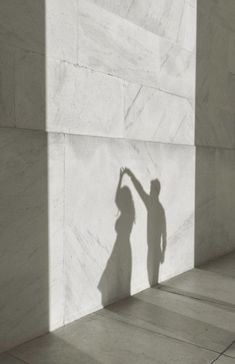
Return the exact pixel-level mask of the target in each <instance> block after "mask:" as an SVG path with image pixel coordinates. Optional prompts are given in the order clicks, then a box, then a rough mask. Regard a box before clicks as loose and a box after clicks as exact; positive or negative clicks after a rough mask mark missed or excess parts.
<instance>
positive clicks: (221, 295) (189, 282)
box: [162, 269, 235, 312]
mask: <svg viewBox="0 0 235 364" xmlns="http://www.w3.org/2000/svg"><path fill="white" fill-rule="evenodd" d="M162 288H163V289H165V290H170V291H174V292H176V293H179V294H182V295H187V296H190V297H195V298H199V299H201V300H205V301H208V302H212V303H215V304H219V305H222V306H225V307H228V308H230V309H231V310H232V311H233V312H235V280H234V279H233V278H231V277H228V276H224V275H221V274H218V273H214V272H209V271H206V270H203V269H193V270H191V271H188V272H186V273H183V274H181V275H179V276H177V277H175V278H172V279H170V280H168V281H166V282H165V283H164V284H163V285H162Z"/></svg>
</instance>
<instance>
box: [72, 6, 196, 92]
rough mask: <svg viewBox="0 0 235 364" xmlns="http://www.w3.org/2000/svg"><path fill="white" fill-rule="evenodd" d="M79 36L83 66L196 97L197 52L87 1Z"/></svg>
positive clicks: (83, 8) (79, 20) (80, 60)
mask: <svg viewBox="0 0 235 364" xmlns="http://www.w3.org/2000/svg"><path fill="white" fill-rule="evenodd" d="M78 35H79V36H78V49H79V52H78V62H79V64H80V65H83V66H86V67H89V68H91V69H94V70H97V71H100V72H103V73H106V74H111V75H114V76H118V77H121V78H123V79H125V80H127V81H131V82H136V83H139V84H143V85H145V86H153V87H157V88H160V89H162V90H165V91H169V92H172V93H174V94H177V95H181V96H185V97H193V95H194V87H193V85H194V74H195V72H194V70H195V53H193V52H190V51H187V50H185V49H183V48H180V47H179V46H177V45H176V44H174V43H172V42H170V41H168V40H166V39H164V38H162V37H159V36H157V35H155V34H153V33H151V32H148V31H145V30H144V29H143V28H140V27H138V26H136V25H135V24H133V23H130V22H128V21H126V20H124V19H122V18H119V17H117V16H116V15H113V14H112V13H110V12H108V11H106V10H104V9H102V8H100V7H98V6H96V5H93V4H92V3H90V2H89V1H86V0H80V2H79V19H78Z"/></svg>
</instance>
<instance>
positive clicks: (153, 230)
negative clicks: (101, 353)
mask: <svg viewBox="0 0 235 364" xmlns="http://www.w3.org/2000/svg"><path fill="white" fill-rule="evenodd" d="M125 174H126V175H128V176H129V177H130V179H131V181H132V183H133V185H134V187H135V189H136V191H137V192H138V194H139V196H140V198H141V200H142V201H143V203H144V206H145V208H146V210H147V248H148V250H147V271H148V280H149V285H150V286H154V285H157V283H158V275H159V267H160V263H163V261H164V255H165V250H166V246H167V234H166V217H165V211H164V208H163V206H162V204H161V202H160V201H159V194H160V189H161V185H160V182H159V180H158V179H155V180H152V181H151V182H150V192H149V194H148V193H147V192H145V190H144V188H143V186H142V185H141V183H140V182H139V181H138V179H137V178H136V177H135V175H134V174H133V173H132V171H131V170H130V169H128V168H125V169H123V168H122V169H121V170H120V177H119V182H118V186H117V191H116V197H115V202H116V205H117V207H118V210H119V212H120V215H119V217H118V219H117V221H116V224H115V230H116V233H117V237H116V241H115V243H114V247H113V250H112V253H111V255H110V257H109V259H108V261H107V264H106V267H105V270H104V272H103V274H102V276H101V279H100V281H99V285H98V289H99V290H100V292H101V296H102V305H103V306H106V305H107V304H109V303H110V301H115V300H116V299H119V298H123V297H127V296H129V295H130V290H131V272H132V252H131V242H130V236H131V231H132V228H133V224H134V222H135V205H134V201H133V198H132V194H131V190H130V189H129V187H128V186H122V178H123V176H124V175H125Z"/></svg>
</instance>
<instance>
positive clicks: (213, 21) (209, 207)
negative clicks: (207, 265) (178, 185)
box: [195, 0, 235, 265]
mask: <svg viewBox="0 0 235 364" xmlns="http://www.w3.org/2000/svg"><path fill="white" fill-rule="evenodd" d="M196 69H197V71H196V108H195V113H196V114H195V118H196V119H195V144H196V181H195V183H196V185H195V189H196V190H195V195H196V211H195V264H196V265H198V264H201V263H203V262H206V261H207V260H210V259H213V258H215V257H217V256H220V255H223V254H226V253H228V252H230V251H231V250H233V249H235V228H234V216H235V198H234V181H235V179H234V178H235V151H234V148H235V102H234V100H235V3H234V1H229V0H228V1H222V0H218V1H215V0H208V1H203V0H198V2H197V65H196Z"/></svg>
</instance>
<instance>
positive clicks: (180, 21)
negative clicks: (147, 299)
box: [0, 0, 196, 351]
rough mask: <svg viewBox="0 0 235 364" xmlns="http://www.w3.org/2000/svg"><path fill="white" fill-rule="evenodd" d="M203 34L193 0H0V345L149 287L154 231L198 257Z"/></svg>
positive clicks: (189, 263) (180, 259)
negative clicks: (198, 80)
mask: <svg viewBox="0 0 235 364" xmlns="http://www.w3.org/2000/svg"><path fill="white" fill-rule="evenodd" d="M195 39H196V0H185V1H184V0H177V1H175V0H147V1H140V0H136V1H129V0H128V1H120V0H119V1H116V0H115V1H114V0H90V1H88V0H68V1H63V0H46V1H45V2H44V0H35V1H33V2H32V1H28V0H21V1H18V0H8V1H4V2H2V3H1V5H0V81H1V82H0V105H1V108H0V127H1V129H0V130H1V135H0V145H1V146H2V148H1V149H2V150H3V153H2V154H1V157H0V158H1V162H2V164H1V166H3V167H2V168H1V174H0V176H1V180H2V186H3V188H2V191H1V192H2V193H1V194H0V201H1V204H0V205H1V222H0V226H1V229H2V231H3V233H2V234H3V243H2V244H3V250H2V251H3V253H2V254H1V256H0V259H1V264H0V266H1V273H2V274H1V276H0V289H1V304H0V307H3V309H1V310H0V322H3V323H4V330H3V334H0V339H1V340H0V342H1V344H0V350H1V351H3V350H5V349H7V348H9V347H11V346H14V345H16V344H18V343H20V342H22V341H25V340H28V339H30V338H33V337H35V336H37V335H39V334H42V333H43V332H46V331H48V330H53V329H55V328H57V327H59V326H62V325H64V324H66V323H68V322H71V321H73V320H75V319H77V318H79V317H81V316H83V315H85V314H87V313H89V312H92V311H94V310H96V309H98V308H100V307H102V305H106V304H108V303H110V302H112V301H114V300H116V299H119V298H121V297H123V296H125V295H127V294H129V293H134V292H137V291H138V290H141V289H144V288H147V287H148V286H149V277H150V275H151V274H150V273H151V272H150V270H151V269H150V268H149V267H151V264H152V263H151V262H150V261H149V259H150V257H149V254H148V253H149V249H150V248H149V246H150V245H148V244H147V243H148V241H149V239H150V238H151V236H152V237H156V239H158V240H159V239H160V236H161V235H162V236H163V234H164V243H163V244H164V246H165V245H166V251H165V254H164V257H163V254H162V255H161V252H160V248H159V247H158V250H156V251H155V253H154V254H155V256H156V257H157V258H156V260H157V262H158V265H159V281H162V280H164V279H167V278H169V277H172V276H174V275H176V274H179V273H181V272H183V271H185V270H188V269H190V268H192V267H193V264H194V233H195V231H194V210H195V208H194V207H195V206H194V201H195V160H196V156H195V146H194V143H195V135H194V134H195V133H194V130H195V120H194V115H195V105H194V104H195V102H194V97H195V58H196V45H195ZM125 166H127V167H128V168H130V170H131V171H132V172H133V173H134V174H135V175H136V177H137V178H138V179H139V181H140V184H141V186H142V187H143V188H144V190H145V191H146V193H147V194H148V195H149V196H148V197H146V198H148V201H149V204H150V205H149V206H150V207H149V209H147V208H146V206H147V205H146V203H144V202H143V201H141V198H140V196H139V194H138V193H137V190H136V188H135V187H134V186H133V183H132V181H131V179H130V177H128V176H127V175H125V176H124V177H123V181H122V185H121V186H120V188H119V190H121V192H120V191H119V193H118V197H116V196H117V195H116V192H117V187H118V180H119V174H120V168H121V167H125ZM156 179H158V180H159V181H160V184H161V191H160V197H159V199H160V202H159V201H158V200H157V198H156V197H154V198H156V205H157V206H158V209H157V210H156V209H155V210H154V209H153V203H152V201H155V200H154V198H153V197H152V195H151V193H150V183H151V181H152V180H156ZM154 183H155V184H153V186H155V188H156V191H157V189H158V187H159V182H157V181H155V182H154ZM124 186H126V187H125V188H124V189H122V188H123V187H124ZM157 186H158V187H157ZM122 193H124V194H125V193H126V197H125V199H124V197H122ZM10 196H11V197H10ZM141 196H142V197H143V193H142V195H141ZM145 196H147V195H145ZM123 199H124V200H123ZM126 199H127V200H126ZM126 201H129V205H127V202H126ZM126 205H127V206H126ZM154 214H155V215H154ZM151 216H155V217H156V223H155V224H153V223H151V221H152V220H151ZM134 217H135V218H134ZM163 217H164V218H163ZM126 219H127V220H126ZM159 221H160V222H159ZM151 224H152V225H151ZM165 231H166V233H165ZM159 242H160V240H159ZM151 249H153V247H152V248H151ZM150 255H151V254H150ZM153 256H154V255H153ZM163 258H164V259H163ZM1 335H2V336H1Z"/></svg>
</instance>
